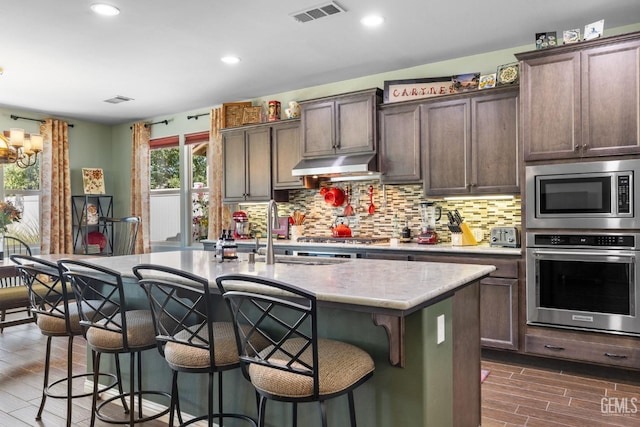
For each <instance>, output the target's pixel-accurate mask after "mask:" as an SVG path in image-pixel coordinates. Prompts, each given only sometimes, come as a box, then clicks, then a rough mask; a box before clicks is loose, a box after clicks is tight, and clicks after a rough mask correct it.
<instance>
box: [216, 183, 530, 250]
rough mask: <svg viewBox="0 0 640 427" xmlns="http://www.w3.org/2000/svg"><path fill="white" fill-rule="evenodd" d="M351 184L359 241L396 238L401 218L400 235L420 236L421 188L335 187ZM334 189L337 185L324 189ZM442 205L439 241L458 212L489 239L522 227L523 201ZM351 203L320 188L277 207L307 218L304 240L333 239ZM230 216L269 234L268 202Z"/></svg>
mask: <svg viewBox="0 0 640 427" xmlns="http://www.w3.org/2000/svg"><path fill="white" fill-rule="evenodd" d="M345 185H351V186H352V191H353V197H352V201H351V205H352V206H353V208H354V216H351V217H348V220H349V227H350V228H351V230H352V233H353V235H354V236H383V237H391V234H392V232H393V227H394V217H396V215H397V222H398V226H399V229H400V230H401V229H402V228H403V227H404V225H405V222H407V223H408V225H409V228H410V229H411V233H412V236H416V235H417V234H418V233H419V232H420V226H421V217H420V210H419V204H420V202H424V201H426V200H427V198H425V197H424V195H423V189H422V185H420V184H411V185H392V184H387V185H383V184H381V183H380V182H378V181H371V182H369V181H355V182H350V183H336V184H335V186H337V187H340V188H344V186H345ZM370 185H372V186H373V189H374V190H373V203H374V205H375V207H376V210H375V213H374V214H373V215H369V213H368V207H369V192H368V189H369V186H370ZM323 186H326V187H331V186H333V184H329V183H327V184H323ZM428 200H429V201H435V202H436V205H437V206H440V207H441V208H442V218H441V219H440V221H438V223H437V227H436V231H437V232H438V236H439V239H440V242H442V243H447V242H450V241H451V238H450V233H449V230H448V228H447V226H446V224H447V222H448V220H447V214H446V212H447V211H453V210H454V209H458V211H459V212H460V214H461V215H462V217H463V218H464V220H465V222H466V223H468V224H469V226H470V227H471V228H480V229H482V230H483V232H484V235H485V238H484V241H485V242H486V239H488V234H489V230H490V229H491V227H495V226H518V227H519V226H520V223H521V221H520V213H521V209H520V206H521V202H520V197H519V196H516V197H515V198H513V199H507V200H494V199H479V200H478V199H473V200H472V199H467V200H455V201H452V200H437V199H435V198H429V199H428ZM345 205H346V202H345V203H344V204H343V205H342V206H340V207H333V206H331V205H329V204H327V203H326V202H325V201H324V197H323V196H322V195H321V194H320V191H319V190H317V189H314V190H295V191H294V190H292V191H290V192H289V202H287V203H278V215H280V216H284V217H287V216H289V215H291V214H292V213H293V212H294V211H299V212H302V213H304V214H305V215H306V220H305V223H304V235H306V236H330V235H331V230H330V227H331V225H332V224H333V223H334V221H335V219H336V216H337V215H342V214H343V213H344V207H345ZM228 207H229V209H230V210H231V211H234V210H243V211H245V212H246V213H247V215H248V217H249V221H250V222H251V229H252V230H253V232H254V233H260V235H262V236H265V234H266V212H267V205H266V204H265V203H251V204H241V205H239V206H238V205H229V206H228Z"/></svg>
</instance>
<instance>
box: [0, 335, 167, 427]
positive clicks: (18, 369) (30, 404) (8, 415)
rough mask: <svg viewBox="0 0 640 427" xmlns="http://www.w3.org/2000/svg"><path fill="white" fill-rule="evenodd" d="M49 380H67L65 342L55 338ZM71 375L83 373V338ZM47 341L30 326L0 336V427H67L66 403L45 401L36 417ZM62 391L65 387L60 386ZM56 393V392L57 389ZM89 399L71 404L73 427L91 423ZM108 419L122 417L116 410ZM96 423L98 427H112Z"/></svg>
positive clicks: (79, 384)
mask: <svg viewBox="0 0 640 427" xmlns="http://www.w3.org/2000/svg"><path fill="white" fill-rule="evenodd" d="M52 346H53V349H52V360H51V373H50V377H51V378H56V379H57V378H62V377H65V376H66V358H67V356H66V355H67V339H66V338H62V337H61V338H54V339H53V342H52ZM73 347H74V349H73V372H74V374H80V373H84V372H86V348H85V341H84V339H83V338H82V337H77V338H75V339H74V345H73ZM45 348H46V337H45V336H43V335H42V334H41V333H40V330H39V329H38V327H37V326H36V325H35V324H33V323H30V324H27V325H20V326H13V327H10V328H6V329H4V332H2V333H1V334H0V427H22V426H46V427H53V426H55V427H58V426H60V427H62V426H66V400H64V399H53V398H51V397H49V398H47V401H46V404H45V407H44V412H43V414H42V419H41V420H40V421H36V419H35V417H36V414H37V412H38V407H39V405H40V399H41V396H42V381H43V372H44V356H45ZM63 387H64V386H63ZM73 387H74V390H76V391H77V390H80V391H82V390H84V379H80V380H78V381H74V383H73ZM56 392H58V389H57V388H56ZM90 408H91V397H83V398H79V399H74V400H73V409H72V421H73V426H74V427H81V426H82V427H86V426H88V425H89V421H90V419H91V409H90ZM108 413H109V415H110V416H124V415H122V414H123V411H121V410H120V408H115V411H114V412H113V413H112V412H111V411H109V412H108ZM113 425H114V424H107V423H104V422H101V421H100V420H97V421H96V426H97V427H104V426H113ZM138 425H140V426H144V427H160V426H166V425H167V423H166V422H165V421H160V420H155V421H150V422H147V423H142V424H138Z"/></svg>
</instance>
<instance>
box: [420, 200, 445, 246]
mask: <svg viewBox="0 0 640 427" xmlns="http://www.w3.org/2000/svg"><path fill="white" fill-rule="evenodd" d="M420 215H421V216H422V227H421V229H420V234H419V235H418V243H419V244H421V245H435V244H436V243H438V233H436V221H438V220H439V219H440V217H441V216H442V209H441V208H440V206H436V205H435V202H428V201H427V202H422V203H420Z"/></svg>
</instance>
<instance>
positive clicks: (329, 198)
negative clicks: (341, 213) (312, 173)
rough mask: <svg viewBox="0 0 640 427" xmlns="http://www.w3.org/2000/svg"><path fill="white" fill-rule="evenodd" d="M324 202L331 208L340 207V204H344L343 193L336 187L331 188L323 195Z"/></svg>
mask: <svg viewBox="0 0 640 427" xmlns="http://www.w3.org/2000/svg"><path fill="white" fill-rule="evenodd" d="M324 201H325V202H327V203H329V204H330V205H331V206H335V207H337V206H342V203H344V192H343V191H342V190H341V189H339V188H337V187H333V188H332V189H331V190H329V191H327V192H326V193H325V195H324Z"/></svg>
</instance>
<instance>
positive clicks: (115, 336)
mask: <svg viewBox="0 0 640 427" xmlns="http://www.w3.org/2000/svg"><path fill="white" fill-rule="evenodd" d="M58 266H59V268H60V273H61V277H62V278H63V279H64V280H65V281H66V282H68V283H70V284H71V287H72V289H73V292H74V295H75V298H76V303H77V305H78V311H79V314H80V325H82V326H83V328H84V336H85V339H86V340H87V346H88V347H89V348H90V349H91V353H92V355H93V358H94V366H96V368H95V369H97V367H99V366H100V357H101V355H102V354H103V353H110V354H113V355H114V356H115V358H116V366H117V365H118V364H119V363H120V362H119V355H121V354H129V356H130V357H129V373H130V378H129V389H128V392H123V391H122V388H123V387H122V386H121V387H120V393H119V394H118V395H116V396H112V397H110V398H108V399H106V400H104V401H102V402H101V403H100V404H98V403H97V400H98V395H99V392H98V378H97V374H95V375H94V384H93V402H92V407H91V426H94V425H95V420H96V417H97V418H98V419H100V420H101V421H104V422H107V423H112V424H128V425H130V426H133V425H134V424H136V423H141V422H145V421H150V420H153V419H156V418H159V417H161V416H164V415H165V414H167V413H168V412H169V410H170V404H169V402H170V399H171V395H170V394H169V393H167V392H163V391H153V390H143V389H142V360H141V356H142V354H141V353H142V352H143V351H144V350H150V349H153V348H155V347H156V340H155V333H154V329H153V321H152V315H151V312H150V311H149V310H136V309H128V308H127V302H126V296H125V293H124V288H123V283H122V276H121V275H120V273H118V272H116V271H113V270H111V269H108V268H105V267H101V266H98V265H95V264H91V263H89V262H85V261H79V260H65V259H63V260H60V261H58ZM136 361H137V364H136ZM136 377H137V388H136V386H135V385H136ZM151 395H156V396H161V397H160V399H164V398H166V399H167V407H166V408H163V409H162V410H159V411H154V412H155V413H152V414H150V415H148V416H144V415H143V411H142V398H143V397H144V396H151ZM136 396H137V402H138V404H137V411H136V410H135V409H136V404H135V401H136V399H135V397H136ZM127 397H128V398H129V399H128V400H129V402H128V404H127ZM116 400H121V402H122V406H123V408H124V413H125V414H128V417H126V418H125V417H122V418H117V417H116V416H115V415H114V416H112V417H110V416H107V415H106V414H104V413H103V409H106V408H105V406H106V405H109V403H111V402H114V401H116Z"/></svg>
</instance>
